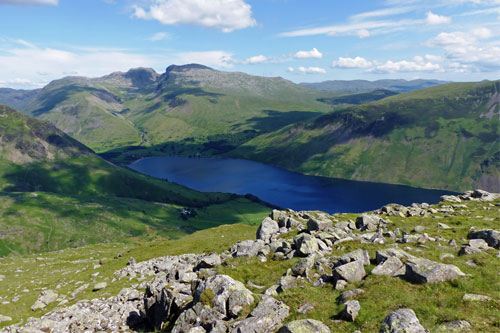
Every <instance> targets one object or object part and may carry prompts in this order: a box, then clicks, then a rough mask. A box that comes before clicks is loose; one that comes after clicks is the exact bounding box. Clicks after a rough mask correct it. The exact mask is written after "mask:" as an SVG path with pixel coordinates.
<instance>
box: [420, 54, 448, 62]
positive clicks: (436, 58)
mask: <svg viewBox="0 0 500 333" xmlns="http://www.w3.org/2000/svg"><path fill="white" fill-rule="evenodd" d="M424 58H425V59H426V60H429V61H430V62H442V61H443V60H444V58H443V57H442V56H438V55H433V54H426V55H425V56H424Z"/></svg>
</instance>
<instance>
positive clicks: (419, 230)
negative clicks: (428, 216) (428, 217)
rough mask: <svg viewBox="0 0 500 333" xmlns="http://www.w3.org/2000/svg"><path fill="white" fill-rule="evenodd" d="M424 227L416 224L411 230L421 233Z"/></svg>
mask: <svg viewBox="0 0 500 333" xmlns="http://www.w3.org/2000/svg"><path fill="white" fill-rule="evenodd" d="M425 229H426V228H425V227H424V226H421V225H417V226H416V227H415V228H413V231H414V232H418V233H421V232H422V231H424V230H425Z"/></svg>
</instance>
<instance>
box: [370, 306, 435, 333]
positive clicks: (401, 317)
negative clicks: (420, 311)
mask: <svg viewBox="0 0 500 333" xmlns="http://www.w3.org/2000/svg"><path fill="white" fill-rule="evenodd" d="M426 332H427V331H426V330H425V328H424V327H423V326H422V325H421V324H420V321H419V320H418V318H417V316H416V315H415V312H414V311H413V310H412V309H399V310H396V311H393V312H391V313H389V314H388V315H387V317H385V319H384V321H383V322H382V325H381V326H380V333H426Z"/></svg>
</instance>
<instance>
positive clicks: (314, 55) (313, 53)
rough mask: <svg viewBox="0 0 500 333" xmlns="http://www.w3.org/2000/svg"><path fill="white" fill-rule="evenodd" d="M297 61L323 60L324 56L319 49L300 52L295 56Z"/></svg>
mask: <svg viewBox="0 0 500 333" xmlns="http://www.w3.org/2000/svg"><path fill="white" fill-rule="evenodd" d="M293 57H294V58H297V59H308V58H317V59H320V58H323V54H322V53H321V52H319V51H318V49H317V48H313V49H312V50H310V51H299V52H297V53H295V54H294V55H293Z"/></svg>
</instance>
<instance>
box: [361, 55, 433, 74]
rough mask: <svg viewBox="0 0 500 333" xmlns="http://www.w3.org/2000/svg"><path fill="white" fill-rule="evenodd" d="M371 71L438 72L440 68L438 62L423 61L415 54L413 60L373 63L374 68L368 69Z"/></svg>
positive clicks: (391, 72) (390, 72)
mask: <svg viewBox="0 0 500 333" xmlns="http://www.w3.org/2000/svg"><path fill="white" fill-rule="evenodd" d="M369 71H370V72H373V73H379V74H394V73H400V72H439V71H442V68H441V66H440V65H439V64H434V63H431V62H429V61H427V62H426V61H425V60H424V58H423V57H420V56H417V57H415V58H413V61H407V60H402V61H396V62H394V61H391V60H389V61H387V62H385V63H382V64H377V65H375V67H374V68H372V69H370V70H369Z"/></svg>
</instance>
